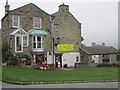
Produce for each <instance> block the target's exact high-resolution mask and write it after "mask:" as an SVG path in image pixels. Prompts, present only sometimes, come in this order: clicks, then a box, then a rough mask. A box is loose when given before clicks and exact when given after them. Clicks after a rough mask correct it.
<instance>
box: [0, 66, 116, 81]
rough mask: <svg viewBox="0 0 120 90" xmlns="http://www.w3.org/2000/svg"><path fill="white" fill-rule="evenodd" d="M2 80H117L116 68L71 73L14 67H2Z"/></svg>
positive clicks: (86, 69)
mask: <svg viewBox="0 0 120 90" xmlns="http://www.w3.org/2000/svg"><path fill="white" fill-rule="evenodd" d="M2 80H3V81H10V82H26V83H27V82H28V83H29V82H59V81H82V80H84V81H85V80H87V81H92V80H118V68H117V67H109V68H105V67H99V68H98V67H96V68H80V69H74V70H72V71H66V70H59V69H57V70H53V71H44V70H37V69H33V68H22V67H17V66H16V67H15V66H4V67H2Z"/></svg>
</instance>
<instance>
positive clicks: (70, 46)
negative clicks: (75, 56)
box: [57, 44, 74, 51]
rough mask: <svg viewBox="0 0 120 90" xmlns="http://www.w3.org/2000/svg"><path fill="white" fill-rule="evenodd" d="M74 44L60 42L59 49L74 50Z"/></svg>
mask: <svg viewBox="0 0 120 90" xmlns="http://www.w3.org/2000/svg"><path fill="white" fill-rule="evenodd" d="M73 50H74V45H73V44H58V45H57V51H73Z"/></svg>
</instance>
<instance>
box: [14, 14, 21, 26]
mask: <svg viewBox="0 0 120 90" xmlns="http://www.w3.org/2000/svg"><path fill="white" fill-rule="evenodd" d="M15 16H17V17H18V21H15V20H14V17H15ZM14 22H17V23H18V26H15V25H14ZM12 26H13V27H14V28H19V26H20V16H18V15H12Z"/></svg>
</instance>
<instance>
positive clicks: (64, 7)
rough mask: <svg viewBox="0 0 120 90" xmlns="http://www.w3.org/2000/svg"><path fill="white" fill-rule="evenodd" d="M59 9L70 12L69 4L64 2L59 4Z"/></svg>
mask: <svg viewBox="0 0 120 90" xmlns="http://www.w3.org/2000/svg"><path fill="white" fill-rule="evenodd" d="M59 11H61V12H69V6H68V5H65V4H64V3H63V4H62V5H60V6H59Z"/></svg>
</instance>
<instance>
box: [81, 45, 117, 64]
mask: <svg viewBox="0 0 120 90" xmlns="http://www.w3.org/2000/svg"><path fill="white" fill-rule="evenodd" d="M81 52H82V54H83V55H82V56H81V63H82V64H84V65H87V66H96V65H97V64H101V63H117V54H118V50H117V49H115V48H114V47H112V46H106V45H105V43H102V45H96V44H95V43H92V46H84V47H83V48H82V50H81Z"/></svg>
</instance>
